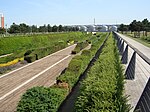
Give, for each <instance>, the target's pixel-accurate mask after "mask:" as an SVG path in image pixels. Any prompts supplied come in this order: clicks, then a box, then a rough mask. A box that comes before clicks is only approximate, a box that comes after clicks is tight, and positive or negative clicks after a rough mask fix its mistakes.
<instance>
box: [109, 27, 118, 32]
mask: <svg viewBox="0 0 150 112" xmlns="http://www.w3.org/2000/svg"><path fill="white" fill-rule="evenodd" d="M110 30H111V31H117V30H118V28H117V26H112V27H111V28H110Z"/></svg>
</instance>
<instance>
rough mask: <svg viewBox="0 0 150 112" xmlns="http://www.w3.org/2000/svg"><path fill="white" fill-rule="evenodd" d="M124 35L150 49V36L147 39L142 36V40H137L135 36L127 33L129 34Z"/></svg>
mask: <svg viewBox="0 0 150 112" xmlns="http://www.w3.org/2000/svg"><path fill="white" fill-rule="evenodd" d="M124 35H127V36H128V37H130V38H132V39H133V40H135V41H137V42H139V43H141V44H143V45H145V46H147V47H150V34H149V35H148V36H147V37H145V36H141V37H140V38H135V37H134V36H133V34H131V33H127V34H124ZM141 35H142V34H141Z"/></svg>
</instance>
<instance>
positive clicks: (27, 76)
mask: <svg viewBox="0 0 150 112" xmlns="http://www.w3.org/2000/svg"><path fill="white" fill-rule="evenodd" d="M75 46H76V45H72V46H70V47H68V48H65V49H63V50H61V51H59V52H56V53H53V54H52V55H49V56H47V57H45V58H43V59H40V60H37V61H35V62H33V63H31V64H28V65H26V66H24V67H22V68H19V69H17V70H15V71H12V72H10V73H8V74H5V75H2V76H0V112H13V111H15V109H16V106H17V103H18V101H19V100H20V97H21V95H22V94H23V93H24V92H25V91H26V90H27V89H29V88H32V87H34V86H47V87H49V86H50V85H52V84H54V82H55V79H56V77H57V76H58V75H59V73H60V72H61V71H62V70H64V68H66V67H67V66H68V63H69V62H70V60H71V59H72V56H71V55H70V53H71V51H72V50H73V49H74V48H75Z"/></svg>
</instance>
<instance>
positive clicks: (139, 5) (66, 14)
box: [0, 0, 150, 26]
mask: <svg viewBox="0 0 150 112" xmlns="http://www.w3.org/2000/svg"><path fill="white" fill-rule="evenodd" d="M0 13H4V17H5V24H7V25H8V26H10V25H11V24H12V23H16V24H20V23H26V24H28V25H38V26H39V25H44V24H50V25H59V24H62V25H79V24H80V25H89V24H93V23H94V18H95V21H96V24H121V23H124V24H129V23H130V22H132V21H133V20H135V19H136V20H139V21H142V20H143V19H145V18H147V19H148V20H150V0H0Z"/></svg>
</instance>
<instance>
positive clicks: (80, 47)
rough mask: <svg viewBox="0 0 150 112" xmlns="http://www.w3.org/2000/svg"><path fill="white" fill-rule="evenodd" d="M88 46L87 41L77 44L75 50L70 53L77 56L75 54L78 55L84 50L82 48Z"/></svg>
mask: <svg viewBox="0 0 150 112" xmlns="http://www.w3.org/2000/svg"><path fill="white" fill-rule="evenodd" d="M88 45H89V43H88V42H87V41H84V42H80V43H77V45H76V47H75V49H74V50H73V51H72V54H77V53H79V52H80V51H81V50H82V49H84V48H85V47H87V46H88Z"/></svg>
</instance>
